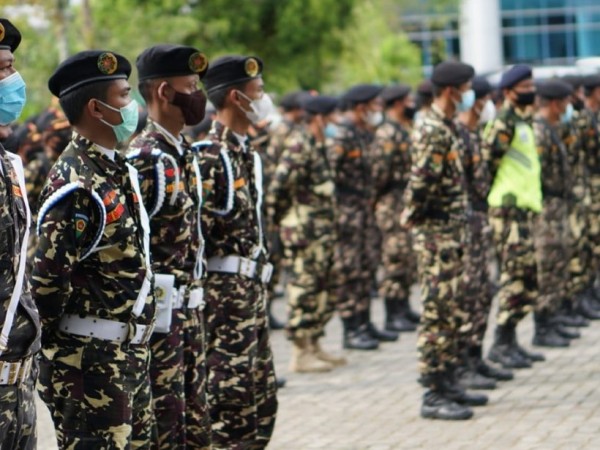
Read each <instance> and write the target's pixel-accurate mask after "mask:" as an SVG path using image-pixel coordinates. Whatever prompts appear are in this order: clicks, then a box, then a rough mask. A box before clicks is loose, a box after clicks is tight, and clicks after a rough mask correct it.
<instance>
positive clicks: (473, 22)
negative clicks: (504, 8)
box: [459, 0, 503, 73]
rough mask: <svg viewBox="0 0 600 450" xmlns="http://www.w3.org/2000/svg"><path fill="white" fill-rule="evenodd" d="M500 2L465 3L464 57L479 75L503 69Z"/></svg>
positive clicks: (474, 0) (477, 0) (462, 8)
mask: <svg viewBox="0 0 600 450" xmlns="http://www.w3.org/2000/svg"><path fill="white" fill-rule="evenodd" d="M501 25H502V24H501V15H500V0H461V5H460V26H459V28H460V55H461V61H463V62H465V63H468V64H471V65H472V66H473V67H475V71H476V72H478V73H484V72H491V71H496V70H498V69H501V68H502V66H503V58H502V55H503V52H502V30H501Z"/></svg>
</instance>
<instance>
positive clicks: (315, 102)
mask: <svg viewBox="0 0 600 450" xmlns="http://www.w3.org/2000/svg"><path fill="white" fill-rule="evenodd" d="M337 106H338V99H337V98H335V97H330V96H328V95H311V96H310V97H306V98H305V99H304V101H303V102H302V107H303V108H304V110H305V111H306V112H307V113H309V114H323V115H327V114H331V113H332V112H333V111H335V109H336V108H337Z"/></svg>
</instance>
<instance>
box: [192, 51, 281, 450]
mask: <svg viewBox="0 0 600 450" xmlns="http://www.w3.org/2000/svg"><path fill="white" fill-rule="evenodd" d="M262 67H263V64H262V61H261V60H260V59H259V58H256V57H252V56H237V55H236V56H223V57H221V58H219V59H217V60H216V61H214V62H213V63H211V66H210V68H209V70H208V72H207V73H206V75H205V76H204V86H205V87H206V90H207V93H208V98H209V100H210V101H211V103H212V104H213V105H214V106H215V108H216V109H217V118H216V120H215V121H214V122H213V126H212V129H211V131H210V134H209V136H208V140H209V141H211V144H210V145H208V146H206V147H204V148H203V150H202V152H201V175H202V186H203V192H204V198H203V204H202V233H203V235H204V237H205V242H206V247H205V248H206V258H207V261H208V263H207V271H208V275H207V278H206V282H205V284H204V297H205V301H206V309H205V321H206V360H207V370H208V403H209V408H210V416H211V421H212V442H213V445H214V446H215V447H217V448H244V449H257V450H258V449H263V448H265V447H266V446H267V444H268V443H269V440H270V439H271V435H272V433H273V428H274V426H275V417H276V413H277V397H276V391H277V387H276V385H275V372H274V366H273V355H272V352H271V344H270V342H269V330H268V324H267V314H266V304H265V302H266V286H267V284H268V282H269V279H270V276H271V272H272V269H273V267H272V266H271V264H269V263H268V254H267V250H266V240H265V236H264V229H263V226H262V202H263V195H262V194H263V191H262V188H263V182H262V162H261V158H260V155H259V154H258V153H257V152H256V151H255V150H254V149H253V148H252V147H251V146H250V145H249V142H248V136H247V132H248V127H249V126H250V125H251V124H252V123H257V122H260V121H262V120H264V119H265V118H266V117H267V115H268V114H269V113H270V112H271V111H272V109H273V103H272V101H271V99H270V97H269V96H268V95H267V94H266V93H265V92H264V84H263V80H262Z"/></svg>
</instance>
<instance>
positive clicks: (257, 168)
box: [252, 151, 266, 259]
mask: <svg viewBox="0 0 600 450" xmlns="http://www.w3.org/2000/svg"><path fill="white" fill-rule="evenodd" d="M252 156H253V157H254V183H255V184H256V186H255V187H256V197H257V199H256V220H257V222H258V248H257V249H256V251H255V253H256V254H255V255H253V258H254V259H256V258H258V256H259V255H260V254H261V253H266V251H265V247H264V242H263V228H262V201H263V171H262V160H261V159H260V155H259V154H258V152H257V151H254V152H253V154H252Z"/></svg>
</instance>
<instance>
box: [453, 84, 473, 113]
mask: <svg viewBox="0 0 600 450" xmlns="http://www.w3.org/2000/svg"><path fill="white" fill-rule="evenodd" d="M474 104H475V91H474V90H473V89H469V90H468V91H465V92H463V93H462V95H461V98H460V102H459V103H457V104H456V109H457V110H458V111H459V112H465V111H468V110H470V109H471V108H472V107H473V105H474Z"/></svg>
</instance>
